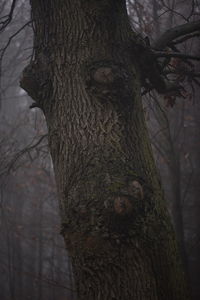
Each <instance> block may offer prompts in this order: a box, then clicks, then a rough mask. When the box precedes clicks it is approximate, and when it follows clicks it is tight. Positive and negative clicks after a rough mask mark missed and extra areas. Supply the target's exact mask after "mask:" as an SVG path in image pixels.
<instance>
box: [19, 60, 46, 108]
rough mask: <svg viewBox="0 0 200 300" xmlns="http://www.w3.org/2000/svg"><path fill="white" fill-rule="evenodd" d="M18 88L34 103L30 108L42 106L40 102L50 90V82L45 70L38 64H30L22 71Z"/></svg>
mask: <svg viewBox="0 0 200 300" xmlns="http://www.w3.org/2000/svg"><path fill="white" fill-rule="evenodd" d="M20 86H21V88H23V89H24V90H25V91H26V92H27V93H28V95H29V96H30V97H31V98H32V99H33V100H35V102H36V103H34V104H32V105H31V108H32V107H40V108H41V106H42V101H43V100H44V99H45V98H46V97H47V93H49V90H50V81H49V75H48V72H47V70H45V69H44V67H42V65H40V64H39V63H36V62H31V63H30V64H29V65H28V66H27V67H26V68H25V69H24V71H23V73H22V76H21V79H20Z"/></svg>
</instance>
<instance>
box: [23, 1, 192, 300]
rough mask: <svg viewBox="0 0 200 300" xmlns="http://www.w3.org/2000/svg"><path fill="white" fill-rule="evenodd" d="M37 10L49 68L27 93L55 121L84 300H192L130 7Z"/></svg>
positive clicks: (69, 236) (60, 179)
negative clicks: (156, 149)
mask: <svg viewBox="0 0 200 300" xmlns="http://www.w3.org/2000/svg"><path fill="white" fill-rule="evenodd" d="M31 5H32V15H33V20H34V34H35V37H34V39H35V40H34V46H35V58H34V60H35V62H34V65H37V64H39V65H38V66H39V67H38V68H35V69H34V72H32V75H31V76H30V78H32V79H31V80H30V81H31V83H28V84H27V80H24V81H23V80H22V82H23V83H22V86H23V88H25V90H27V91H28V92H29V94H30V95H31V96H32V97H33V99H34V100H35V101H36V102H38V103H40V104H41V106H42V108H43V111H44V114H45V117H46V121H47V126H48V135H49V148H50V152H51V156H52V160H53V164H54V170H55V178H56V183H57V188H58V194H59V202H60V213H61V219H62V230H61V232H62V234H63V236H64V239H65V243H66V247H67V249H68V253H69V254H70V256H71V258H72V263H73V270H74V276H75V281H76V287H77V291H78V297H79V299H81V300H83V299H84V300H85V299H87V300H96V299H99V300H111V299H113V300H122V299H123V300H130V299H134V300H139V299H140V300H141V299H142V300H155V299H158V300H169V299H170V300H180V299H181V300H186V299H189V296H188V292H187V286H186V283H185V277H184V274H183V271H182V268H181V263H180V258H179V255H178V253H177V245H176V241H175V237H174V233H173V229H172V226H171V223H170V220H169V216H168V214H167V211H166V207H165V202H164V200H163V192H162V189H161V187H160V182H159V178H158V176H157V172H156V169H155V165H154V161H153V157H152V151H151V147H150V143H149V140H148V135H147V130H146V126H145V121H144V115H143V110H142V102H141V95H140V80H139V75H140V74H139V65H138V62H137V60H138V57H136V56H135V57H133V53H132V44H133V35H134V34H133V32H132V31H131V28H130V25H129V21H128V16H127V13H126V7H125V1H122V0H117V1H116V0H115V1H114V0H107V1H103V0H102V1H97V0H93V1H90V0H88V1H82V0H68V1H61V0H59V1H54V0H50V1H41V0H32V1H31ZM135 36H136V35H135ZM25 73H26V72H25ZM33 74H34V75H33ZM41 75H42V76H41ZM26 77H27V76H24V78H26ZM38 78H40V79H38ZM43 78H44V80H43ZM28 82H29V81H28ZM38 91H39V92H38Z"/></svg>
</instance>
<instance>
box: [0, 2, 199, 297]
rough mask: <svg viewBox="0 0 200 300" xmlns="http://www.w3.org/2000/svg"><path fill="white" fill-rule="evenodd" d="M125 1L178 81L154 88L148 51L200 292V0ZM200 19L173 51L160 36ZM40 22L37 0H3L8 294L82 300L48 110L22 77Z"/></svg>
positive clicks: (164, 167)
mask: <svg viewBox="0 0 200 300" xmlns="http://www.w3.org/2000/svg"><path fill="white" fill-rule="evenodd" d="M32 2H34V1H32ZM126 2H127V3H126V4H127V11H128V15H129V19H130V24H131V27H132V28H133V30H134V32H136V33H137V36H138V40H140V43H141V44H142V45H143V47H142V48H141V51H143V50H144V48H145V47H146V48H147V49H149V48H151V47H152V48H153V49H157V52H156V51H155V53H154V52H152V53H153V55H155V56H157V57H158V59H159V68H160V70H161V71H162V78H163V80H165V79H166V80H167V79H170V81H171V82H172V84H173V86H170V88H169V89H168V90H167V91H164V88H162V82H160V83H159V84H158V86H157V87H156V88H155V86H154V82H155V80H154V79H155V78H156V74H155V73H154V72H153V71H152V68H151V69H149V68H148V59H147V61H146V62H143V63H144V64H145V67H144V70H145V73H149V72H150V73H151V72H152V73H151V74H150V76H149V78H144V76H141V81H142V88H141V93H142V100H143V109H144V112H145V119H146V123H147V126H148V132H149V135H150V140H151V145H152V148H153V153H154V158H155V161H156V165H157V168H158V169H159V172H160V177H161V182H162V186H163V188H164V193H165V199H166V201H167V207H168V210H169V213H170V216H171V219H172V223H173V226H174V229H175V232H176V237H177V240H178V244H179V248H180V252H181V257H182V261H183V265H184V269H185V272H186V277H187V279H188V282H189V286H190V290H191V294H192V300H198V299H200V200H199V199H200V184H199V182H200V118H199V115H200V98H199V95H200V63H199V60H200V39H199V36H200V22H199V20H200V2H199V1H198V0H188V1H182V0H150V1H147V0H142V1H137V0H128V1H126ZM195 22H196V24H197V26H196V27H195V30H193V31H188V32H186V33H185V34H182V35H180V36H178V37H177V38H175V39H172V40H171V41H170V42H169V43H168V44H167V46H166V47H165V48H166V49H165V52H164V51H162V47H161V44H160V45H159V44H156V41H158V40H159V39H158V38H159V37H161V36H162V35H163V33H166V32H167V30H169V29H171V28H174V27H176V26H179V25H182V24H190V23H195ZM198 22H199V23H198ZM34 30H35V28H34V25H33V19H32V14H31V9H30V4H29V1H25V0H18V1H15V0H13V1H6V0H1V1H0V209H1V216H0V225H1V226H0V245H1V247H0V270H1V272H0V299H2V300H18V299H21V300H26V299H27V300H28V299H31V300H64V299H65V300H74V299H78V298H77V295H76V288H75V284H74V276H73V271H72V265H71V260H70V255H68V252H67V250H66V247H65V244H64V241H63V237H62V236H61V235H60V231H61V225H60V223H61V222H60V215H59V202H58V196H57V190H56V184H55V179H54V169H53V163H52V161H51V157H50V154H49V149H48V131H47V127H46V122H45V117H44V115H43V113H42V110H40V108H39V107H37V105H35V102H33V99H31V97H29V96H28V95H27V93H26V92H25V91H24V90H23V89H22V88H20V83H19V82H20V78H21V77H22V72H23V70H24V68H25V67H26V66H27V65H28V64H29V63H30V61H32V60H33V59H34V55H35V49H34V46H33V35H34ZM160 43H162V40H161V39H160ZM146 48H145V49H146ZM148 75H149V74H148ZM175 87H176V88H175ZM166 89H167V88H166ZM106 299H107V298H106ZM112 299H116V298H112ZM141 299H143V298H141ZM155 299H157V298H155ZM122 300H123V299H122ZM159 300H161V299H160V298H159ZM180 300H181V299H180Z"/></svg>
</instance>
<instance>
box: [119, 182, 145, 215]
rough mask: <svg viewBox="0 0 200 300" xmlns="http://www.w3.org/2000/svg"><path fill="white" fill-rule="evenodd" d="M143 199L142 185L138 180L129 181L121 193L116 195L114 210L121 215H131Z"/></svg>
mask: <svg viewBox="0 0 200 300" xmlns="http://www.w3.org/2000/svg"><path fill="white" fill-rule="evenodd" d="M143 199H144V192H143V188H142V185H141V184H140V183H139V182H138V181H137V180H133V181H129V182H128V183H127V185H126V187H124V188H122V189H121V194H120V195H119V196H117V197H115V199H114V211H115V213H116V214H118V215H121V216H125V215H130V214H132V213H133V212H134V210H137V207H138V202H140V201H141V200H143ZM139 204H140V203H139ZM139 206H140V205H139Z"/></svg>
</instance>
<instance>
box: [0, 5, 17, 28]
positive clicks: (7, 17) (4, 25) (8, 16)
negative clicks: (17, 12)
mask: <svg viewBox="0 0 200 300" xmlns="http://www.w3.org/2000/svg"><path fill="white" fill-rule="evenodd" d="M16 2H17V0H13V1H12V4H11V8H10V12H9V14H8V15H7V16H4V17H2V18H1V19H3V18H6V20H5V21H1V22H0V25H1V27H0V31H3V30H4V29H5V28H6V26H7V25H8V24H9V23H10V22H11V21H12V17H13V12H14V9H15V5H16Z"/></svg>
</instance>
